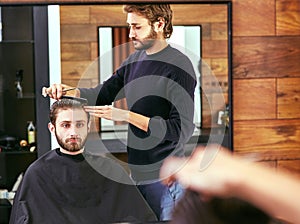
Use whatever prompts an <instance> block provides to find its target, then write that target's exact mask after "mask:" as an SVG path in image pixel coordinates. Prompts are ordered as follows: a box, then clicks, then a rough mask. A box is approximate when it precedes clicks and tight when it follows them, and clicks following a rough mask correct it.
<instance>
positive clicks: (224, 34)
mask: <svg viewBox="0 0 300 224" xmlns="http://www.w3.org/2000/svg"><path fill="white" fill-rule="evenodd" d="M132 2H133V3H134V2H139V1H137V0H136V1H132ZM149 2H150V3H151V1H149ZM53 3H54V4H61V5H60V6H56V5H53ZM66 3H67V4H66ZM72 3H76V4H74V5H72ZM170 3H171V7H172V10H173V12H174V17H173V25H174V26H200V27H201V36H200V40H199V43H200V42H201V50H200V57H201V63H200V64H199V71H201V80H200V82H199V84H200V85H201V91H200V101H201V110H200V114H201V119H200V121H201V125H200V126H201V130H200V132H199V133H198V135H199V136H202V135H205V134H207V132H206V131H205V130H208V134H209V131H210V130H213V129H215V128H216V129H218V128H223V127H224V122H223V121H224V120H225V121H226V119H223V117H224V116H222V114H225V115H226V113H227V114H228V117H229V118H231V117H232V109H231V108H232V97H231V94H232V93H231V57H232V56H231V38H232V37H231V7H232V6H231V2H230V1H218V2H216V1H205V2H203V1H201V0H194V1H192V2H189V3H183V2H182V3H180V2H179V1H173V2H172V1H171V2H170ZM172 3H173V4H172ZM14 4H16V5H18V6H19V5H20V4H25V5H26V4H27V5H30V6H33V8H34V14H35V18H39V19H38V20H39V21H40V22H41V21H43V20H44V19H45V21H46V24H48V20H49V22H50V21H51V22H53V21H54V20H51V19H49V18H50V16H51V10H49V8H51V7H52V8H53V7H54V8H55V7H58V9H57V10H56V11H55V13H57V14H58V16H56V17H55V19H57V23H56V24H55V25H54V26H53V25H51V24H50V25H49V24H48V25H49V29H48V32H49V39H47V37H45V35H44V32H47V31H45V28H44V27H47V26H43V27H39V29H36V32H35V36H37V37H38V38H39V37H40V36H41V39H36V40H35V55H41V56H36V60H38V62H37V63H36V65H35V66H36V67H35V72H36V74H39V77H38V78H36V80H35V82H36V83H35V85H36V86H35V89H36V92H39V90H40V89H41V87H42V86H45V85H47V84H45V83H47V82H48V83H49V82H50V83H51V82H52V81H51V80H54V81H56V82H57V80H61V82H62V83H66V84H69V85H72V86H83V87H92V86H95V85H96V84H97V83H99V82H100V81H101V80H100V79H99V72H98V69H99V68H96V70H93V69H91V70H89V69H88V67H89V65H90V64H91V63H93V62H94V61H95V60H97V58H98V56H99V52H98V51H99V46H98V27H116V26H126V17H125V14H123V12H122V5H121V4H122V2H118V1H113V4H112V2H111V1H110V2H108V1H101V2H100V1H99V2H98V1H97V0H96V1H91V0H86V1H84V2H83V1H73V2H72V1H55V2H52V3H49V2H47V3H45V1H42V0H36V1H35V2H30V1H18V0H10V6H13V5H14ZM34 4H38V6H34ZM47 4H51V5H50V6H48V7H47ZM89 4H90V5H89ZM39 11H42V12H43V13H44V12H45V11H46V13H45V14H46V15H47V13H49V14H48V17H47V18H45V17H43V14H42V13H39ZM41 24H44V22H41ZM57 24H58V26H59V28H58V27H57ZM38 25H39V24H38V23H37V24H35V26H37V27H38ZM51 27H56V29H55V30H54V31H51ZM46 29H47V28H46ZM53 33H54V34H55V38H51V34H53ZM57 36H58V37H59V39H58V40H57ZM48 41H49V42H55V41H56V42H55V43H56V44H58V46H57V45H54V46H53V45H52V46H51V47H49V48H48ZM48 49H49V52H48ZM53 51H56V53H55V54H54V57H53V58H55V61H56V63H55V64H56V65H57V64H58V66H57V68H58V69H57V71H56V72H55V73H56V74H59V75H60V74H61V76H59V77H54V76H52V74H50V72H49V69H47V68H48V66H49V68H51V69H53V64H51V63H53V60H49V58H48V57H49V55H50V56H51V54H52V53H53ZM53 58H52V59H53ZM49 63H50V64H49ZM51 69H50V70H51ZM92 71H93V72H92ZM41 74H42V75H41ZM45 74H47V77H46V75H45ZM49 74H50V75H49ZM44 76H45V77H44ZM49 79H50V80H49ZM38 97H39V96H38ZM44 101H45V100H44V99H40V98H38V99H36V104H37V108H38V110H41V108H44V109H43V112H42V113H39V111H37V113H36V114H37V127H38V129H39V132H38V141H39V142H44V143H45V145H47V141H46V140H42V141H41V140H39V139H41V138H43V136H48V135H49V133H48V130H47V129H46V128H45V127H46V126H45V125H44V122H42V121H43V120H45V118H44V117H43V116H42V114H47V112H48V110H47V109H48V105H47V104H46V105H45V104H44ZM220 101H222V103H220ZM224 102H225V103H224ZM41 104H43V105H42V106H41ZM227 105H228V108H226V106H227ZM226 109H228V110H226ZM220 115H221V116H220ZM225 118H226V116H225ZM225 124H228V126H229V128H227V129H226V134H228V136H225V141H227V143H226V146H228V147H229V148H231V149H232V119H229V121H228V120H227V123H226V122H225ZM44 126H45V127H44ZM100 129H101V127H97V123H95V130H94V131H97V130H100ZM203 141H204V140H203ZM41 148H44V147H41ZM45 148H47V147H45Z"/></svg>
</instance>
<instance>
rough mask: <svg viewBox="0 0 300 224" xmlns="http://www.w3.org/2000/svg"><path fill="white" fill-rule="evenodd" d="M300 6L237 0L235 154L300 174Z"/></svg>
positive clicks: (284, 0)
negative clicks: (245, 155)
mask: <svg viewBox="0 0 300 224" xmlns="http://www.w3.org/2000/svg"><path fill="white" fill-rule="evenodd" d="M299 62H300V2H299V0H264V1H255V0H234V1H233V98H234V102H233V105H234V150H235V152H238V153H240V154H249V153H250V154H252V155H255V156H257V158H258V159H260V160H263V161H268V163H269V164H272V166H275V167H277V168H278V169H280V170H290V171H292V172H293V173H296V174H297V175H298V176H300V126H299V125H300V113H299V112H300V104H299V99H300V88H299V84H300V63H299Z"/></svg>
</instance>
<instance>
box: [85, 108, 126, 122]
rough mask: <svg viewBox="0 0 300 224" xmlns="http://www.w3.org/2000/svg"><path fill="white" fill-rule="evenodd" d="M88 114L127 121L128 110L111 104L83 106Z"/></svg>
mask: <svg viewBox="0 0 300 224" xmlns="http://www.w3.org/2000/svg"><path fill="white" fill-rule="evenodd" d="M84 109H85V111H87V112H89V113H90V115H92V116H95V117H99V118H105V119H107V120H112V121H128V116H129V111H128V110H123V109H119V108H116V107H113V106H85V107H84Z"/></svg>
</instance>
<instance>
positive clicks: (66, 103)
mask: <svg viewBox="0 0 300 224" xmlns="http://www.w3.org/2000/svg"><path fill="white" fill-rule="evenodd" d="M85 105H86V104H85V103H82V102H80V101H78V100H73V99H61V100H57V101H55V102H54V103H53V104H52V105H51V107H50V113H49V119H50V122H51V123H52V124H55V122H56V118H57V113H58V112H59V111H60V110H67V109H73V110H74V109H82V110H83V106H85ZM86 114H87V118H88V121H89V119H90V114H89V113H86Z"/></svg>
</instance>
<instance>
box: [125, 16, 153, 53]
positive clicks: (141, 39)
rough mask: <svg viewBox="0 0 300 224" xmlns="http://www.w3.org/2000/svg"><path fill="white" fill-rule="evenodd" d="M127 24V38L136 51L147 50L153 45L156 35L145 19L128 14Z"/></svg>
mask: <svg viewBox="0 0 300 224" xmlns="http://www.w3.org/2000/svg"><path fill="white" fill-rule="evenodd" d="M127 23H128V26H129V29H130V30H129V38H130V39H131V40H132V42H133V46H134V48H135V49H136V50H147V49H149V48H151V47H152V46H153V45H154V43H155V40H156V39H157V33H156V32H155V30H154V28H153V27H152V26H151V25H150V24H149V21H148V20H147V19H146V18H144V17H143V16H140V15H138V14H136V13H128V14H127Z"/></svg>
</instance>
